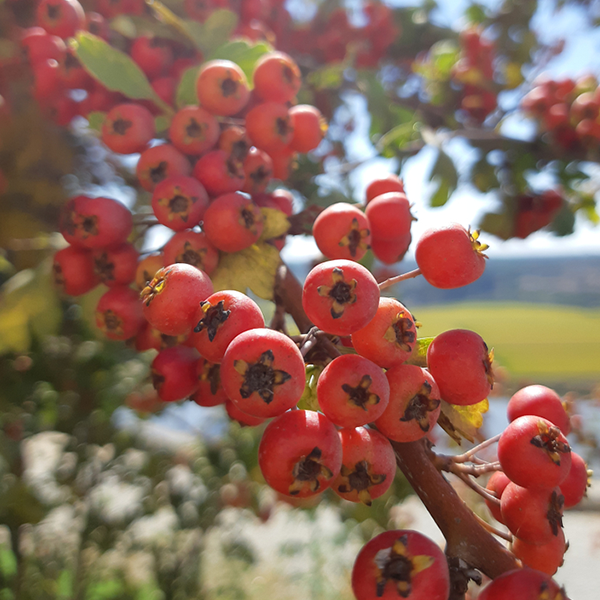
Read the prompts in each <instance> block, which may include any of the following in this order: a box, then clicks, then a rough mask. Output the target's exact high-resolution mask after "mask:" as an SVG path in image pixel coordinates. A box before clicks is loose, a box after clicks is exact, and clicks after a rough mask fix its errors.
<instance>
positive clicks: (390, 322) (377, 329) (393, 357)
mask: <svg viewBox="0 0 600 600" xmlns="http://www.w3.org/2000/svg"><path fill="white" fill-rule="evenodd" d="M416 343H417V329H416V327H415V321H414V319H413V316H412V315H411V314H410V311H409V310H408V309H407V308H406V306H404V304H402V303H401V302H399V301H398V300H396V299H395V298H387V297H381V298H380V299H379V306H378V307H377V312H376V313H375V316H374V317H373V319H371V321H370V322H369V323H368V324H367V325H366V326H365V327H363V328H362V329H359V330H358V331H355V332H354V333H353V334H352V345H353V346H354V349H355V350H356V351H357V352H358V353H359V354H360V355H361V356H364V357H366V358H368V359H369V360H372V361H373V362H374V363H376V364H378V365H379V366H380V367H385V368H386V369H389V368H390V367H393V366H395V365H399V364H402V363H403V362H405V361H406V360H407V359H408V358H409V357H410V355H411V354H412V352H413V350H414V347H415V344H416Z"/></svg>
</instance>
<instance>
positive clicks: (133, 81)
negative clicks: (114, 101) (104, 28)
mask: <svg viewBox="0 0 600 600" xmlns="http://www.w3.org/2000/svg"><path fill="white" fill-rule="evenodd" d="M71 47H72V48H73V49H74V51H75V55H76V56H77V58H78V59H79V61H80V62H81V64H82V65H83V67H84V68H85V69H86V71H87V72H88V73H89V74H90V75H92V77H94V78H95V79H97V80H98V81H99V82H100V83H102V84H103V85H104V86H105V87H107V88H108V89H109V90H111V91H113V92H120V93H121V94H123V95H125V96H127V97H128V98H132V99H134V100H151V101H153V102H155V103H157V105H158V106H161V105H162V100H161V99H160V98H159V97H158V96H157V95H156V93H155V92H154V90H153V89H152V86H151V85H150V82H149V81H148V78H147V77H146V75H144V73H143V71H142V70H141V69H140V68H139V67H138V66H137V65H136V64H135V62H134V61H133V60H132V59H131V58H130V57H129V55H128V54H125V53H124V52H121V51H120V50H117V49H116V48H114V47H113V46H111V45H110V44H108V43H107V42H105V41H104V40H103V39H102V38H99V37H97V36H95V35H92V34H91V33H87V32H84V31H80V32H79V33H78V34H77V36H76V38H74V39H72V41H71Z"/></svg>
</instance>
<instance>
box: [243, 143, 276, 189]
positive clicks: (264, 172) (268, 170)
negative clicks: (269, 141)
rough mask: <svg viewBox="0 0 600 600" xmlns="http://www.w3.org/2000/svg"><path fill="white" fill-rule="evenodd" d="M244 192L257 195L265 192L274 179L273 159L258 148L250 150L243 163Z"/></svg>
mask: <svg viewBox="0 0 600 600" xmlns="http://www.w3.org/2000/svg"><path fill="white" fill-rule="evenodd" d="M243 170H244V185H243V187H242V189H243V190H244V192H246V193H248V194H251V195H255V194H258V193H260V192H264V191H265V189H266V188H267V186H268V185H269V182H270V181H271V177H273V161H272V160H271V157H270V156H269V155H268V154H267V153H266V152H263V151H262V150H259V149H258V148H250V150H249V151H248V154H246V158H244V163H243Z"/></svg>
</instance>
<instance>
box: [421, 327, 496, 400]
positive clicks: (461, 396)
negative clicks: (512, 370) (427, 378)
mask: <svg viewBox="0 0 600 600" xmlns="http://www.w3.org/2000/svg"><path fill="white" fill-rule="evenodd" d="M492 358H493V357H492V355H491V353H490V352H489V350H488V347H487V345H486V343H485V342H484V341H483V339H482V337H481V336H480V335H478V334H477V333H475V332H474V331H469V330H467V329H451V330H450V331H445V332H444V333H441V334H440V335H438V336H437V337H436V338H435V339H434V340H433V342H431V344H430V346H429V348H428V349H427V367H428V368H429V370H430V371H431V374H432V375H433V378H434V379H435V381H436V383H437V384H438V386H439V388H440V393H441V395H442V398H443V399H444V400H445V401H446V402H450V404H459V405H469V404H477V403H478V402H481V401H482V400H485V399H486V398H487V396H488V394H489V393H490V391H491V389H492V385H493V382H494V376H493V372H492Z"/></svg>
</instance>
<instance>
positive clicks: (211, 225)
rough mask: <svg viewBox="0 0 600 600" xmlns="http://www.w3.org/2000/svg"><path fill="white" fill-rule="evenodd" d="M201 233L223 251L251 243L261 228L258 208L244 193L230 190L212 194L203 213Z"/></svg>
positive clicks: (261, 223) (256, 237)
mask: <svg viewBox="0 0 600 600" xmlns="http://www.w3.org/2000/svg"><path fill="white" fill-rule="evenodd" d="M203 228H204V233H205V234H206V237H207V238H208V240H209V241H210V242H211V243H212V244H213V246H215V247H216V248H218V249H219V250H223V252H239V251H240V250H244V249H245V248H248V247H250V246H252V244H254V243H255V242H257V241H258V238H260V236H261V234H262V232H263V229H264V219H263V216H262V213H261V212H260V209H259V208H258V207H257V206H256V205H255V204H254V203H253V202H252V200H251V199H250V198H249V197H247V196H246V195H244V194H240V193H238V192H233V193H231V194H224V195H223V196H219V197H218V198H215V199H214V200H213V201H212V203H211V205H210V206H209V207H208V209H207V211H206V213H205V214H204V225H203Z"/></svg>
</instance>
